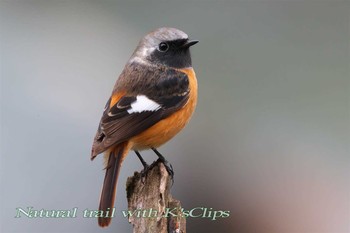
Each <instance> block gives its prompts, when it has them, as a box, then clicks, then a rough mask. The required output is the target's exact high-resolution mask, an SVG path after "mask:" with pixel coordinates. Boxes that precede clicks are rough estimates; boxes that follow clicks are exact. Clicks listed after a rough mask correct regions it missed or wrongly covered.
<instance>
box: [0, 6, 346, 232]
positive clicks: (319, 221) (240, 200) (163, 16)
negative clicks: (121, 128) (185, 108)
mask: <svg viewBox="0 0 350 233" xmlns="http://www.w3.org/2000/svg"><path fill="white" fill-rule="evenodd" d="M0 9H1V170H0V174H1V228H0V229H1V230H0V231H1V232H4V233H8V232H28V233H32V232H123V233H124V232H131V229H132V227H131V226H130V225H129V224H128V222H127V219H125V218H123V217H122V214H121V213H120V210H125V209H126V208H127V206H126V197H125V182H126V178H127V177H128V176H131V175H132V174H133V172H134V171H136V170H141V168H142V166H141V164H140V163H139V161H138V159H137V158H136V156H135V155H134V154H133V153H130V156H128V157H127V159H126V160H125V162H124V165H123V168H122V171H121V174H120V178H119V184H118V191H117V201H116V208H117V210H118V214H117V217H116V218H114V219H113V221H112V225H111V226H110V227H109V228H108V229H101V228H99V227H98V226H97V221H96V219H84V218H82V213H81V212H82V211H83V210H84V209H86V208H89V209H97V208H98V199H99V195H100V189H101V185H102V181H103V177H104V171H103V170H102V168H103V166H102V156H100V157H99V158H97V159H96V160H95V161H94V162H90V149H91V144H92V139H93V137H94V134H95V130H96V129H97V125H98V122H99V120H100V117H101V114H102V109H103V107H104V104H105V102H106V101H107V99H108V97H109V95H110V93H111V91H112V88H113V85H114V82H115V80H116V78H117V77H118V75H119V73H120V72H121V70H122V69H123V66H124V64H125V63H126V61H127V60H128V58H129V57H130V55H131V53H132V52H133V50H134V49H135V47H136V45H137V43H138V41H139V39H140V38H141V37H142V36H144V35H145V34H146V33H148V32H149V31H151V30H153V29H155V28H157V27H161V26H171V27H176V28H179V29H181V30H183V31H185V32H186V33H187V34H189V35H190V37H191V38H192V39H198V40H200V43H199V44H198V45H196V46H194V47H193V48H192V57H193V66H194V68H195V70H196V72H197V76H198V82H199V102H198V107H197V111H196V113H195V115H194V117H193V119H192V121H191V122H190V124H189V125H188V127H187V128H186V129H185V130H184V131H182V132H181V134H180V135H178V136H177V137H176V138H175V139H174V140H172V141H171V142H170V143H168V144H166V145H164V146H163V147H161V148H160V151H161V152H162V153H163V154H164V155H165V156H166V157H167V158H168V160H169V161H170V162H171V163H172V165H173V167H174V169H175V184H174V186H173V188H172V192H173V195H174V197H175V198H177V199H179V200H181V201H182V205H183V207H184V208H186V209H191V208H194V207H200V206H203V207H208V208H213V209H215V210H229V211H230V217H229V218H225V219H218V220H216V221H211V220H209V219H203V218H190V219H188V221H187V228H188V232H192V233H194V232H202V233H207V232H208V233H209V232H210V233H236V232H237V233H246V232H247V233H250V232H255V233H256V232H258V233H261V232H264V233H265V232H266V233H285V232H291V233H311V232H312V233H320V232H331V233H338V232H341V233H343V232H350V226H349V222H350V192H349V191H350V188H349V178H350V172H349V168H350V161H349V154H350V153H349V142H350V122H349V121H350V112H349V108H350V104H349V103H350V94H349V93H350V92H349V91H350V90H349V87H350V85H349V82H350V68H349V64H350V41H349V38H350V32H349V30H350V29H349V28H350V3H349V1H337V0H328V1H307V0H305V1H292V0H290V1H288V0H279V1H278V0H271V1H267V0H266V1H265V0H261V1H258V0H256V1H249V0H247V1H199V0H198V1H161V0H155V1H141V0H139V1H124V2H123V1H60V0H56V1H44V0H43V1H31V0H28V1H24V0H22V1H19V0H17V1H16V0H13V1H1V2H0ZM144 154H145V158H146V159H147V160H148V161H149V162H151V161H153V160H155V155H153V154H152V153H150V152H145V153H144ZM28 206H32V207H34V208H36V209H42V208H44V209H70V208H73V207H78V208H79V215H78V217H77V218H76V219H40V218H37V219H28V218H25V217H22V218H14V216H15V215H16V210H15V208H17V207H22V208H26V207H28Z"/></svg>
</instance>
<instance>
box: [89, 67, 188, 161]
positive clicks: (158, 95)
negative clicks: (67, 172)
mask: <svg viewBox="0 0 350 233" xmlns="http://www.w3.org/2000/svg"><path fill="white" fill-rule="evenodd" d="M148 87H149V86H148ZM140 96H142V97H143V98H146V100H150V101H151V102H153V103H155V104H156V106H153V108H152V106H151V108H150V109H148V107H147V106H141V109H140V105H139V104H140V103H137V101H139V102H140ZM188 97H189V80H188V77H187V75H186V74H185V73H182V72H180V71H175V70H168V71H167V72H165V73H164V74H163V75H162V77H159V78H158V79H157V81H156V82H155V83H154V85H152V86H151V87H150V88H147V89H144V90H142V91H141V93H139V94H138V95H131V96H130V95H125V96H123V97H121V98H120V99H119V101H118V102H117V103H115V104H114V105H113V106H110V102H111V99H109V100H108V102H107V104H106V107H105V110H104V112H103V115H102V118H101V121H100V124H99V127H98V130H97V133H96V136H95V139H94V143H93V146H92V153H91V159H93V158H94V157H95V156H97V155H98V154H100V153H102V152H104V151H105V150H107V149H108V148H109V147H111V146H112V145H114V144H118V143H121V142H123V141H126V140H128V139H129V138H131V137H133V136H135V135H137V134H139V133H141V132H143V131H144V130H146V129H148V128H149V127H151V126H152V125H154V124H156V123H157V122H158V121H160V120H162V119H164V118H166V117H167V116H169V115H171V114H172V113H174V112H176V111H177V110H179V109H181V108H182V107H183V106H184V105H185V104H186V103H187V100H188ZM136 103H137V104H138V105H137V104H136ZM136 105H137V106H138V107H137V110H135V109H136V107H135V106H136ZM146 105H147V103H146ZM143 107H144V109H142V108H143Z"/></svg>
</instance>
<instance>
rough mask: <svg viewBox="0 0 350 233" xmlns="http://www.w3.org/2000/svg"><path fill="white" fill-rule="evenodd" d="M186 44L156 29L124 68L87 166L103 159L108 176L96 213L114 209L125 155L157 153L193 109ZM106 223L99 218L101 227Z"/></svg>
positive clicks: (181, 36)
mask: <svg viewBox="0 0 350 233" xmlns="http://www.w3.org/2000/svg"><path fill="white" fill-rule="evenodd" d="M196 43H198V41H196V40H189V37H188V35H187V34H186V33H184V32H182V31H180V30H178V29H175V28H158V29H156V30H155V31H153V32H151V33H149V34H147V35H146V36H145V37H143V38H142V39H141V41H140V43H139V44H138V46H137V48H136V50H135V51H134V53H133V55H132V56H131V58H130V59H129V61H128V62H127V63H126V65H125V67H124V70H123V71H122V73H121V74H120V76H119V78H118V80H117V81H116V83H115V86H114V88H113V91H112V95H111V97H110V98H109V100H108V101H107V104H106V106H105V109H104V112H103V115H102V118H101V121H100V124H99V127H98V130H97V133H96V136H95V138H94V142H93V145H92V153H91V160H93V159H94V158H95V157H96V156H97V155H98V154H100V153H102V152H104V153H105V161H106V175H105V179H104V183H103V187H102V192H101V198H100V206H99V210H102V211H106V210H107V209H108V208H110V209H112V208H113V205H114V199H115V193H116V184H117V179H118V175H119V170H120V167H121V164H122V162H123V160H124V158H125V157H126V156H127V154H128V152H129V150H134V151H135V153H136V154H137V156H138V157H139V158H140V160H141V162H142V163H143V165H144V166H146V163H145V162H144V160H143V159H142V157H141V155H140V153H139V151H140V150H145V149H152V150H153V151H154V152H155V153H156V154H157V155H158V156H159V158H160V159H161V161H162V162H164V163H165V165H167V166H166V167H167V170H168V172H170V173H172V169H171V168H169V166H168V164H166V163H167V161H166V160H165V159H164V157H163V156H162V155H161V154H160V153H159V152H158V151H157V150H156V148H158V147H159V146H161V145H162V144H164V143H166V142H167V141H169V140H170V139H171V138H173V137H174V136H175V135H176V134H177V133H178V132H179V131H180V130H181V129H183V128H184V127H185V125H186V124H187V123H188V121H189V120H190V118H191V116H192V114H193V112H194V110H195V107H196V103H197V79H196V75H195V72H194V70H193V68H192V61H191V54H190V50H189V48H190V46H192V45H194V44H196ZM110 221H111V218H110V217H100V218H99V219H98V223H99V225H100V226H101V227H106V226H108V225H109V224H110Z"/></svg>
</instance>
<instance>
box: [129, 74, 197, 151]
mask: <svg viewBox="0 0 350 233" xmlns="http://www.w3.org/2000/svg"><path fill="white" fill-rule="evenodd" d="M179 71H181V72H183V73H186V74H187V76H188V78H189V87H190V96H189V99H188V101H187V103H186V104H185V106H184V107H183V108H182V109H180V110H179V111H177V112H176V113H173V114H172V115H171V116H169V117H167V118H165V119H163V120H161V121H159V122H158V123H157V124H155V125H153V126H152V127H150V128H148V129H147V130H145V131H144V132H142V133H141V134H139V135H136V136H134V137H133V138H131V139H130V142H131V143H132V149H134V150H142V149H148V148H151V147H155V148H156V147H159V146H161V145H162V144H164V143H166V142H167V141H169V140H170V139H171V138H173V137H174V136H175V135H176V134H177V133H178V132H179V131H180V130H182V129H183V128H184V127H185V126H186V124H187V123H188V122H189V120H190V119H191V116H192V114H193V112H194V109H195V108H196V104H197V79H196V74H195V72H194V70H193V69H192V68H186V69H180V70H179Z"/></svg>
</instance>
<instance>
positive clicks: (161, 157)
mask: <svg viewBox="0 0 350 233" xmlns="http://www.w3.org/2000/svg"><path fill="white" fill-rule="evenodd" d="M152 150H153V151H154V153H156V155H157V156H158V157H159V160H160V161H161V162H162V163H163V164H164V166H165V168H166V170H167V172H168V173H169V175H170V177H171V180H172V181H173V182H174V170H173V166H172V165H171V164H170V163H169V162H168V161H167V160H166V159H165V158H164V156H163V155H162V154H161V153H159V151H157V149H156V148H152Z"/></svg>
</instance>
